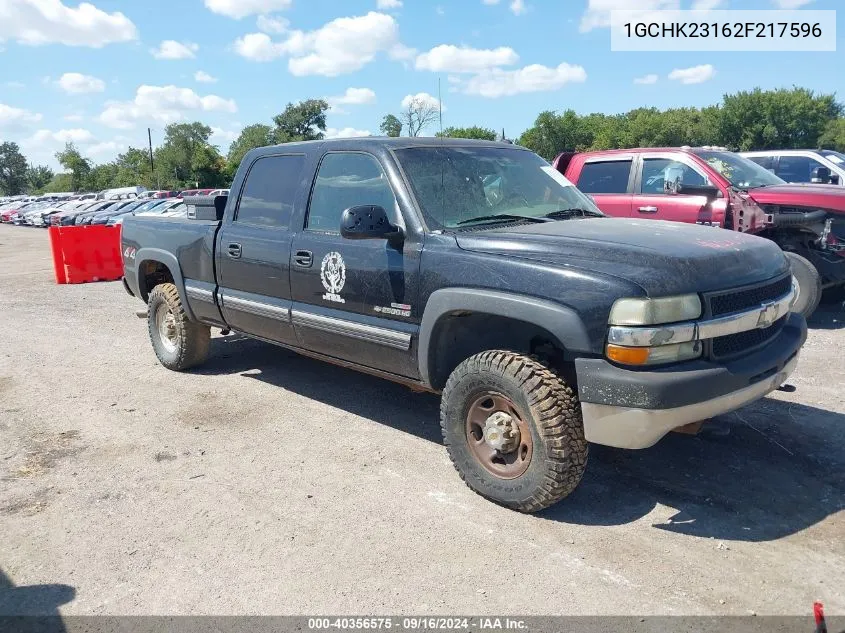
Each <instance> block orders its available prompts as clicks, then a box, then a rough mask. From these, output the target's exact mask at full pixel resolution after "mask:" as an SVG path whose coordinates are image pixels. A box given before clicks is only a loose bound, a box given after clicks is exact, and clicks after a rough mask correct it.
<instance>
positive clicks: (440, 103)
mask: <svg viewBox="0 0 845 633" xmlns="http://www.w3.org/2000/svg"><path fill="white" fill-rule="evenodd" d="M437 108H438V110H439V115H440V138H443V97H442V96H441V93H440V77H438V78H437Z"/></svg>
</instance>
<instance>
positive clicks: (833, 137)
mask: <svg viewBox="0 0 845 633" xmlns="http://www.w3.org/2000/svg"><path fill="white" fill-rule="evenodd" d="M818 146H819V148H821V149H835V150H836V151H838V152H845V119H834V120H833V121H830V122H828V124H827V126H826V127H825V128H824V132H823V133H822V135H821V136H820V137H819V142H818Z"/></svg>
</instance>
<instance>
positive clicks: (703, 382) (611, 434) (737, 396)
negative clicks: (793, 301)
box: [575, 313, 807, 449]
mask: <svg viewBox="0 0 845 633" xmlns="http://www.w3.org/2000/svg"><path fill="white" fill-rule="evenodd" d="M806 339H807V323H806V321H805V320H804V317H802V316H801V315H800V314H796V313H792V314H790V315H789V316H788V317H787V320H786V323H785V324H784V326H783V329H782V330H781V331H780V333H779V334H778V335H777V336H776V337H775V338H774V339H772V340H771V341H770V342H769V343H768V344H767V345H766V346H765V347H763V348H761V349H759V350H757V351H756V352H754V353H752V354H749V355H747V356H744V357H742V358H738V359H736V360H733V361H730V362H727V363H725V364H718V363H713V362H708V361H704V360H700V361H692V362H687V363H681V364H678V365H675V366H671V367H667V368H663V369H657V370H653V371H638V370H632V369H624V368H621V367H617V366H616V365H613V364H611V363H609V362H608V361H606V360H603V359H592V358H590V359H587V358H582V359H577V360H576V361H575V368H576V371H577V374H578V392H579V397H580V399H581V411H582V413H583V417H584V433H585V435H586V438H587V440H588V441H590V442H594V443H596V444H604V445H606V446H615V447H618V448H632V449H633V448H648V447H649V446H653V445H654V444H656V443H657V441H658V440H660V438H662V437H663V436H664V435H666V434H667V433H669V432H670V431H671V430H672V429H675V428H678V427H681V426H684V425H686V424H690V423H691V422H698V421H700V420H706V419H708V418H711V417H714V416H717V415H721V414H723V413H728V412H730V411H734V410H736V409H739V408H740V407H743V406H745V405H747V404H750V403H751V402H754V401H755V400H758V399H760V398H762V397H763V396H765V395H766V394H768V393H770V392H772V391H774V390H775V389H777V388H778V387H779V386H780V385H782V384H783V383H784V382H785V381H786V379H787V378H788V377H789V375H790V374H791V373H792V372H793V371H794V370H795V367H796V365H797V364H798V352H799V351H800V349H801V346H802V345H803V344H804V341H806Z"/></svg>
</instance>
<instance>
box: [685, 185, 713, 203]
mask: <svg viewBox="0 0 845 633" xmlns="http://www.w3.org/2000/svg"><path fill="white" fill-rule="evenodd" d="M678 194H680V195H683V196H704V197H705V198H707V202H708V203H710V202H713V201H714V200H715V199H716V198H718V197H719V196H720V195H721V194H720V192H719V189H718V187H714V186H713V185H680V186H678Z"/></svg>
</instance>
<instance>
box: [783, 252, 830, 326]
mask: <svg viewBox="0 0 845 633" xmlns="http://www.w3.org/2000/svg"><path fill="white" fill-rule="evenodd" d="M784 255H786V258H787V259H788V260H789V265H790V266H791V267H792V276H793V277H794V279H795V291H796V298H795V303H794V304H793V306H792V311H793V312H799V313H801V314H803V315H804V317H805V318H807V319H809V318H810V317H811V316H812V315H813V312H815V311H816V308H818V307H819V302H820V301H821V300H822V278H821V275H820V274H819V271H818V270H817V269H816V267H815V266H813V264H811V263H810V261H809V260H808V259H807V258H806V257H801V255H799V254H797V253H791V252H786V253H784Z"/></svg>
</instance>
